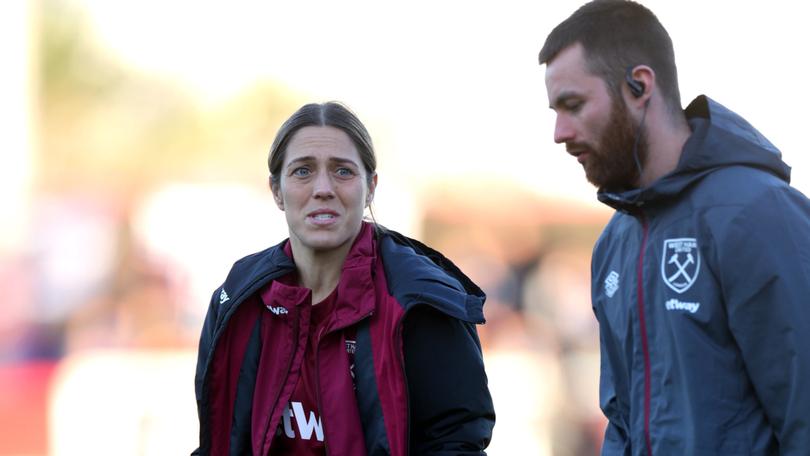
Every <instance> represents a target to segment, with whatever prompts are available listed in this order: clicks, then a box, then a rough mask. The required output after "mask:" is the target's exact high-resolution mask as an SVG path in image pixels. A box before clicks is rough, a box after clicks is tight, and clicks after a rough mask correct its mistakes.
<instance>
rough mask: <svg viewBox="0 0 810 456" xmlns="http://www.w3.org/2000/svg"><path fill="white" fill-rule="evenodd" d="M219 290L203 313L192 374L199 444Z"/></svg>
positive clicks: (217, 313) (196, 453) (202, 430)
mask: <svg viewBox="0 0 810 456" xmlns="http://www.w3.org/2000/svg"><path fill="white" fill-rule="evenodd" d="M220 292H221V288H217V290H216V291H215V292H214V294H213V296H211V302H210V303H209V305H208V313H207V314H206V315H205V320H204V322H203V328H202V332H201V333H200V344H199V347H198V353H197V368H196V372H195V374H194V396H195V397H196V399H197V415H198V418H199V420H200V446H202V445H203V441H202V440H203V434H204V432H205V430H204V424H205V423H203V416H202V408H201V407H202V395H203V390H202V384H203V375H204V372H203V370H204V369H205V364H206V361H207V359H208V351H209V349H210V348H211V343H212V340H213V336H214V330H215V329H216V324H217V320H218V317H219V312H218V310H219V301H218V296H219V293H220ZM191 454H192V456H194V455H198V454H200V448H199V447H198V448H197V449H195V450H194V451H193V452H192V453H191Z"/></svg>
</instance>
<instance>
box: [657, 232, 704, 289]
mask: <svg viewBox="0 0 810 456" xmlns="http://www.w3.org/2000/svg"><path fill="white" fill-rule="evenodd" d="M699 272H700V252H699V251H698V245H697V240H696V239H695V238H680V239H667V240H665V241H664V254H663V255H662V257H661V276H662V277H663V279H664V283H665V284H667V286H668V287H669V288H671V289H672V290H674V291H675V292H676V293H683V292H684V291H686V290H688V289H689V287H691V286H692V284H693V283H695V279H697V276H698V273H699Z"/></svg>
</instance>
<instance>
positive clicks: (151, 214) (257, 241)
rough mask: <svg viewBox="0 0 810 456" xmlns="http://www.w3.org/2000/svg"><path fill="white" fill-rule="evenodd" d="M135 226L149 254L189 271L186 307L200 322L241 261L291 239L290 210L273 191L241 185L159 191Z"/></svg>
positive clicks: (178, 186) (182, 186)
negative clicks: (282, 207)
mask: <svg viewBox="0 0 810 456" xmlns="http://www.w3.org/2000/svg"><path fill="white" fill-rule="evenodd" d="M134 229H135V232H136V234H137V237H138V238H139V239H141V240H142V242H143V243H144V247H145V248H146V249H147V251H148V252H150V253H151V254H153V255H155V256H156V257H158V258H165V259H168V261H170V262H172V263H173V264H174V265H177V266H180V270H183V271H187V273H188V274H189V276H188V277H185V278H184V280H187V281H188V282H189V287H190V288H191V296H190V302H188V303H185V304H186V306H185V307H186V310H187V311H189V312H191V313H192V314H199V315H197V316H198V319H199V320H200V321H201V320H202V313H204V312H205V310H206V309H207V303H208V300H209V298H210V297H211V292H212V291H213V290H214V288H216V287H217V286H218V285H219V284H220V283H221V282H222V281H223V280H225V275H226V274H227V273H228V270H229V269H230V266H231V265H232V264H233V263H234V262H235V261H236V260H238V259H239V258H241V257H243V256H245V255H248V254H251V253H254V252H258V251H260V250H264V249H266V248H267V247H269V246H271V245H273V244H275V243H277V242H279V241H281V240H282V239H284V238H286V237H287V225H286V222H285V219H284V213H283V212H281V211H279V210H278V208H277V207H276V205H275V203H274V202H273V199H272V197H271V194H270V191H269V190H267V191H266V193H262V192H260V191H258V190H256V189H255V188H251V187H244V186H240V185H236V184H186V183H177V184H172V185H168V186H166V187H164V188H161V189H158V190H157V191H155V192H154V193H152V194H151V195H149V196H147V197H146V198H145V199H144V201H143V203H142V204H141V205H140V206H139V208H138V209H137V210H136V213H135V216H134Z"/></svg>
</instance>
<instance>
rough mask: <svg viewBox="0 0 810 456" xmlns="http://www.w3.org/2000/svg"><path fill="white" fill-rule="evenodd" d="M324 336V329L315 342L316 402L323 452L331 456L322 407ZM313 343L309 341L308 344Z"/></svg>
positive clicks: (319, 332)
mask: <svg viewBox="0 0 810 456" xmlns="http://www.w3.org/2000/svg"><path fill="white" fill-rule="evenodd" d="M323 336H324V329H323V327H321V329H320V330H319V331H318V339H317V340H316V341H315V402H316V405H317V406H318V416H319V417H320V419H321V430H322V431H323V451H324V454H326V456H329V443H328V442H327V441H326V420H324V419H323V407H321V338H323ZM309 342H311V341H310V340H307V343H309Z"/></svg>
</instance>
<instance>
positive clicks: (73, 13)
mask: <svg viewBox="0 0 810 456" xmlns="http://www.w3.org/2000/svg"><path fill="white" fill-rule="evenodd" d="M34 22H35V23H36V27H35V29H34V31H35V34H36V39H35V40H33V41H34V43H36V46H35V49H34V52H33V55H34V56H35V57H34V58H35V60H36V65H34V67H35V68H36V72H35V75H34V76H35V77H34V79H35V83H34V86H35V87H34V90H33V92H34V95H33V96H32V97H31V103H32V104H33V105H34V108H33V109H32V110H31V111H32V112H33V119H32V121H33V123H34V127H33V128H32V130H33V133H32V134H34V135H35V136H36V140H35V141H32V144H33V146H32V150H31V151H30V153H23V154H20V156H21V157H22V160H24V161H26V162H27V163H28V164H29V165H30V166H31V167H32V168H33V172H32V178H31V182H30V184H23V185H20V186H19V187H18V188H17V190H19V191H20V194H19V195H13V196H12V198H13V199H15V200H18V201H24V202H25V208H24V210H23V211H20V212H17V213H16V214H12V217H17V218H18V219H17V220H16V223H18V224H19V225H20V227H21V228H20V229H19V230H17V231H18V232H19V233H22V234H21V235H15V238H14V239H13V242H11V241H8V240H7V239H0V290H1V291H2V295H3V297H4V298H5V299H4V305H3V310H2V312H0V456H2V455H54V456H58V455H77V454H82V455H93V454H104V455H106V454H110V452H111V449H115V451H114V452H115V454H122V455H127V454H132V455H164V454H167V455H168V454H172V455H174V454H186V453H187V452H188V451H190V450H191V449H193V448H194V447H195V446H196V443H195V442H196V438H197V419H196V408H195V404H194V393H193V376H194V363H195V359H196V344H197V337H198V334H199V331H200V327H201V322H202V318H203V315H204V313H205V310H206V306H207V303H208V300H209V297H210V293H211V292H212V291H213V290H214V289H215V288H216V287H217V286H218V285H219V284H220V282H221V281H222V280H223V278H224V274H225V273H226V272H227V270H228V268H229V266H230V264H231V263H232V262H233V261H234V260H236V259H238V258H240V257H242V256H244V255H245V254H247V253H251V252H254V251H258V250H261V249H263V248H265V247H267V246H268V245H271V244H273V243H276V242H278V241H279V240H280V239H282V238H284V237H286V228H285V225H284V220H283V217H282V216H281V213H280V212H278V211H277V210H276V209H275V206H274V204H273V202H272V199H271V195H270V192H269V190H268V189H267V187H266V182H267V181H266V178H267V177H266V170H265V168H264V165H263V163H264V161H265V160H266V157H265V154H266V151H267V148H268V146H269V142H270V141H271V140H272V136H273V134H274V132H275V129H276V128H277V127H278V125H279V122H280V121H281V119H283V118H285V117H286V116H287V115H288V114H289V113H290V112H293V111H294V109H295V108H297V107H298V106H299V105H300V104H303V103H304V102H307V101H310V100H308V99H307V98H306V97H305V96H302V95H296V94H293V93H291V92H290V91H287V90H285V89H284V88H283V87H279V86H277V85H274V84H272V83H268V84H264V85H260V86H256V87H251V88H248V89H246V91H245V93H244V94H242V95H241V96H238V97H235V98H234V99H232V100H229V101H228V102H226V103H223V104H222V105H218V106H216V107H213V108H212V107H206V108H201V107H200V106H198V105H196V104H195V102H194V100H193V99H191V98H190V97H188V96H187V94H186V93H185V92H184V91H183V88H182V87H178V86H177V85H176V84H174V83H171V82H168V81H165V80H161V79H158V78H154V77H150V76H147V75H143V74H139V73H138V72H137V71H133V70H131V69H126V68H124V67H122V65H121V64H120V63H117V62H115V61H114V59H111V58H109V56H106V55H105V54H104V53H102V52H100V51H99V50H98V49H97V46H96V45H95V44H94V41H93V37H92V36H88V34H87V29H86V27H85V24H84V23H83V19H82V15H81V14H80V11H78V10H76V9H75V8H72V7H71V3H70V2H65V1H59V0H46V1H44V2H41V3H40V4H39V9H38V10H37V12H36V21H34ZM345 101H347V102H349V104H351V100H345ZM370 123H371V124H373V123H374V122H370ZM372 134H373V135H374V131H372ZM381 136H382V134H381ZM376 139H377V138H375V140H376ZM379 143H382V144H383V147H378V149H379V151H380V155H381V162H382V166H381V168H380V173H381V174H383V175H384V174H385V173H389V174H391V177H394V179H390V180H388V181H386V180H382V181H381V182H382V184H381V192H380V195H379V196H380V197H379V198H378V199H377V201H378V204H381V205H382V204H384V203H385V201H389V202H396V204H397V205H402V207H405V206H407V207H408V208H409V209H408V210H407V211H403V210H402V207H399V206H398V207H379V208H375V213H376V214H377V219H378V221H379V222H380V223H382V224H386V225H389V227H390V228H393V229H397V230H400V231H403V232H405V234H408V235H411V236H414V237H417V238H420V239H421V240H423V241H424V242H425V243H427V244H429V245H431V246H433V247H435V248H437V249H438V250H440V251H442V252H444V253H445V254H446V255H447V256H448V257H449V258H450V259H452V260H453V261H454V262H456V263H457V264H458V265H459V266H460V267H461V268H462V270H464V271H465V272H467V273H468V275H470V276H471V278H472V279H473V280H475V281H476V282H477V283H478V284H480V285H481V287H482V288H483V289H484V291H485V292H486V293H487V294H488V301H487V304H486V306H485V308H484V309H485V316H486V318H487V321H488V322H487V324H486V325H484V326H482V327H481V328H480V335H481V341H482V344H483V347H484V357H485V363H486V367H487V373H488V376H489V382H490V389H491V392H492V395H493V398H494V401H495V407H496V411H497V414H498V419H497V424H496V427H495V431H494V437H493V442H492V445H491V447H490V450H489V454H491V455H495V456H498V455H514V454H525V455H549V456H550V455H559V456H567V455H572V456H579V455H582V456H585V455H594V454H598V446H599V441H600V438H601V433H602V429H603V428H604V421H603V418H602V417H601V414H600V412H599V410H598V408H597V402H598V401H597V398H596V396H597V392H598V370H599V367H598V358H599V355H598V334H597V327H596V322H595V319H594V317H593V314H592V312H591V307H590V297H589V275H590V272H589V256H590V250H591V247H592V245H593V243H594V241H595V240H596V236H597V235H598V233H599V231H600V230H601V227H602V226H603V225H604V223H605V222H606V221H607V212H606V211H603V210H600V209H595V208H593V207H591V206H582V205H578V204H575V203H571V202H566V201H558V200H546V199H543V198H541V197H539V196H537V195H536V194H534V193H532V192H529V191H526V190H522V189H521V188H520V187H519V186H515V185H512V184H510V183H508V182H505V181H497V180H493V181H491V182H475V183H474V184H473V183H471V182H469V181H459V182H439V183H435V184H432V185H423V184H422V183H420V186H417V185H415V184H416V183H413V184H411V183H410V182H406V183H405V184H402V180H403V179H404V178H403V177H402V176H393V172H394V171H393V170H390V168H389V169H386V167H385V162H386V156H385V149H386V148H385V147H384V145H385V138H384V137H381V138H380V141H379ZM379 143H378V146H379ZM9 172H13V170H12V171H9ZM391 180H394V181H396V180H399V182H400V185H404V186H407V187H409V188H414V189H415V190H414V191H413V192H412V193H408V194H405V195H398V196H394V195H391V197H389V198H388V199H387V200H386V197H385V194H384V193H383V192H384V191H385V185H386V184H385V183H386V182H390V181H391ZM12 190H14V189H12ZM400 190H402V189H400ZM389 204H391V203H389ZM397 212H400V214H398V215H397V216H394V214H396V213H397ZM402 212H407V217H405V221H406V223H405V224H406V226H398V224H400V223H402V220H403V219H402V214H401V213H402ZM386 214H391V215H389V216H387V215H386ZM235 215H238V216H239V218H240V220H243V221H246V222H242V223H238V224H237V223H231V220H232V218H233V217H234V216H235ZM7 223H9V222H7ZM5 232H6V231H5V230H0V237H2V236H3V233H5Z"/></svg>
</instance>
